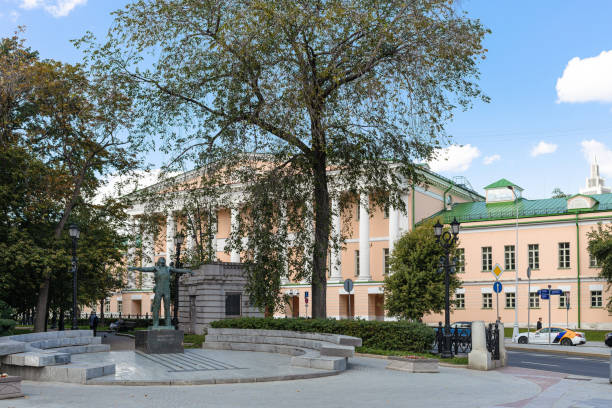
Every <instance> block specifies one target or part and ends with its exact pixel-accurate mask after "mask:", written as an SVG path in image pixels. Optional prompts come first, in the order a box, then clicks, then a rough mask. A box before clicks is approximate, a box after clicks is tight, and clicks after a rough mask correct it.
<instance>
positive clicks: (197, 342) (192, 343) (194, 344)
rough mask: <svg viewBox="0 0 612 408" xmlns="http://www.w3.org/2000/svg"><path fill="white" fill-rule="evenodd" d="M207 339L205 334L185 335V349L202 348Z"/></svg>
mask: <svg viewBox="0 0 612 408" xmlns="http://www.w3.org/2000/svg"><path fill="white" fill-rule="evenodd" d="M205 339H206V335H204V334H185V337H184V339H183V343H184V344H185V348H202V343H204V340H205ZM187 343H189V344H187Z"/></svg>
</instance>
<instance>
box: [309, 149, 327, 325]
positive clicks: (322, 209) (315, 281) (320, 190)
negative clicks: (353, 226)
mask: <svg viewBox="0 0 612 408" xmlns="http://www.w3.org/2000/svg"><path fill="white" fill-rule="evenodd" d="M314 155H315V163H314V168H313V174H314V199H315V205H314V213H315V214H314V216H315V247H314V251H313V259H312V261H313V262H312V317H313V318H321V319H324V318H326V317H327V273H326V269H327V250H328V247H329V229H330V215H331V214H330V206H329V191H328V189H327V169H326V156H325V152H323V151H315V153H314Z"/></svg>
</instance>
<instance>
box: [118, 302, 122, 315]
mask: <svg viewBox="0 0 612 408" xmlns="http://www.w3.org/2000/svg"><path fill="white" fill-rule="evenodd" d="M117 313H119V314H121V313H123V301H122V300H118V301H117Z"/></svg>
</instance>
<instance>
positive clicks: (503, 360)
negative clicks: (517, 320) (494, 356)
mask: <svg viewBox="0 0 612 408" xmlns="http://www.w3.org/2000/svg"><path fill="white" fill-rule="evenodd" d="M498 327H499V365H500V367H505V366H506V365H508V354H507V353H506V345H505V343H504V324H503V323H502V322H499V326H498Z"/></svg>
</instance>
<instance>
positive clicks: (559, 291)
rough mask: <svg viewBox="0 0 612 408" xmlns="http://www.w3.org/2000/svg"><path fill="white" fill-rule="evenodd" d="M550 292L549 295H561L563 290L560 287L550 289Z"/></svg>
mask: <svg viewBox="0 0 612 408" xmlns="http://www.w3.org/2000/svg"><path fill="white" fill-rule="evenodd" d="M550 294H551V295H562V294H563V291H562V290H561V289H551V291H550Z"/></svg>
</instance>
